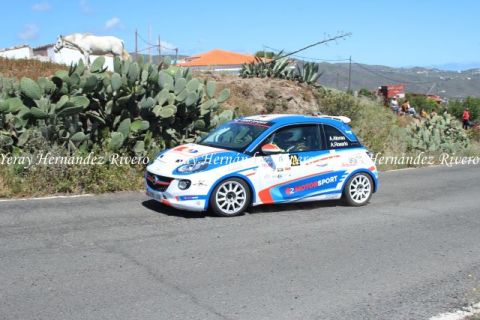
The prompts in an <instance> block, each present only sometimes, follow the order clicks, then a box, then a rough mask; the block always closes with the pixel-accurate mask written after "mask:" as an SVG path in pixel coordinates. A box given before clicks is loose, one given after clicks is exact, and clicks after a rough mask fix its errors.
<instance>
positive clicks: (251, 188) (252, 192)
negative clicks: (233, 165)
mask: <svg viewBox="0 0 480 320" xmlns="http://www.w3.org/2000/svg"><path fill="white" fill-rule="evenodd" d="M231 178H237V179H240V180H243V181H244V182H246V183H247V186H248V189H249V191H250V203H249V205H251V204H252V203H255V201H256V192H255V187H254V186H253V183H252V181H251V180H250V179H248V178H247V177H246V176H244V175H241V174H235V173H233V174H229V175H226V176H223V177H221V178H219V179H218V180H216V181H215V182H214V183H213V184H212V187H210V189H209V190H208V193H207V199H206V200H205V208H204V210H205V211H206V210H208V208H209V206H210V197H211V196H212V192H213V190H215V188H216V187H217V186H218V185H219V184H220V183H222V182H224V181H226V180H228V179H231Z"/></svg>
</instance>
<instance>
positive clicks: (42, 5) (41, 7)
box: [32, 2, 52, 12]
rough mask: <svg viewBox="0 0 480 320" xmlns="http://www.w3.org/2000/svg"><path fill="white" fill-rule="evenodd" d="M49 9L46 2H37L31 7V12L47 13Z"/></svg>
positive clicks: (48, 4)
mask: <svg viewBox="0 0 480 320" xmlns="http://www.w3.org/2000/svg"><path fill="white" fill-rule="evenodd" d="M51 8H52V7H51V6H50V3H48V2H38V3H35V4H34V5H33V6H32V10H33V11H37V12H45V11H49V10H50V9H51Z"/></svg>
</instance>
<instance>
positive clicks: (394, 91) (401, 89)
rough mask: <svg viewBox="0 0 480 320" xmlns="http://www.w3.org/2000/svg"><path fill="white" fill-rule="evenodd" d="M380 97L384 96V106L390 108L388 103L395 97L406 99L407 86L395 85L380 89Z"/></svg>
mask: <svg viewBox="0 0 480 320" xmlns="http://www.w3.org/2000/svg"><path fill="white" fill-rule="evenodd" d="M378 95H380V96H383V103H384V105H386V106H388V102H389V101H390V99H392V98H393V97H395V96H396V97H397V98H405V85H404V84H395V85H386V86H381V87H379V88H378Z"/></svg>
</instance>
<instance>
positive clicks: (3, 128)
mask: <svg viewBox="0 0 480 320" xmlns="http://www.w3.org/2000/svg"><path fill="white" fill-rule="evenodd" d="M27 64H28V62H27ZM43 70H51V69H48V68H47V67H45V68H44V69H43ZM43 75H47V74H46V73H45V74H43ZM292 80H294V81H292ZM455 103H457V104H455V105H452V107H451V109H452V112H453V113H454V114H455V115H456V114H457V113H458V112H459V111H458V110H461V109H462V107H463V106H464V104H465V103H467V104H468V105H469V106H470V107H471V108H472V107H473V106H476V105H477V104H478V101H477V100H475V99H467V100H465V101H458V102H455ZM316 112H322V113H325V114H332V115H344V116H347V117H350V118H351V119H352V127H353V129H354V131H355V132H356V133H357V135H358V136H359V137H360V139H361V140H362V142H363V143H364V144H365V145H366V146H367V147H368V148H369V149H370V150H371V151H372V152H374V153H381V154H382V155H384V156H399V155H413V154H416V153H418V152H421V151H428V152H431V153H434V154H435V153H439V152H443V151H449V152H454V153H456V154H471V153H473V152H478V150H479V148H478V143H477V142H476V141H478V139H479V138H478V136H475V134H474V132H475V131H473V130H471V131H470V132H469V135H468V136H467V135H465V132H464V131H463V130H462V129H460V128H459V122H458V121H457V120H456V119H453V118H449V119H446V117H443V116H441V117H438V118H427V119H425V120H417V119H414V118H412V117H409V116H396V115H394V114H393V113H392V112H391V111H390V110H389V109H388V108H385V107H383V106H382V104H381V102H380V101H378V100H377V98H376V97H375V96H367V94H365V95H360V96H359V97H354V96H353V95H351V94H348V93H345V92H343V91H338V90H335V89H328V88H324V87H318V86H312V85H309V84H307V83H306V82H299V81H297V80H295V79H291V78H290V79H288V78H287V79H282V78H278V77H274V76H272V77H270V76H267V77H264V78H262V77H252V78H250V77H245V78H242V77H238V76H234V75H226V74H219V73H199V72H196V73H194V74H192V73H190V71H189V70H185V69H181V68H175V67H169V66H164V65H161V66H156V65H150V64H146V63H143V62H141V61H140V62H123V63H121V62H120V61H118V60H117V61H116V63H115V72H113V73H109V72H105V70H104V69H103V61H102V59H99V60H97V61H96V62H95V63H94V64H93V65H92V67H91V70H86V69H85V66H83V65H82V64H79V65H77V66H75V67H71V68H67V69H66V70H56V71H53V76H47V77H45V76H40V77H38V78H37V80H36V81H35V80H32V79H28V78H21V79H20V80H15V81H13V80H12V79H9V78H2V79H1V81H0V150H1V151H2V153H3V154H9V155H14V156H25V157H30V158H33V159H38V157H41V156H42V155H43V156H45V155H46V154H48V155H49V156H50V157H53V158H55V157H56V158H60V157H64V156H75V157H77V158H79V159H85V158H87V157H89V156H90V157H91V156H92V155H93V156H96V157H103V159H106V160H105V161H104V163H103V164H102V165H88V164H87V165H83V164H69V163H59V164H56V165H48V164H41V163H40V164H37V165H30V166H28V165H25V164H22V163H16V164H12V165H0V197H9V196H27V195H29V196H31V195H43V194H52V193H72V192H76V193H78V192H106V191H117V190H137V189H138V188H141V186H142V174H143V170H144V165H145V164H144V163H142V162H141V161H138V159H142V157H143V156H147V155H148V156H152V155H153V154H155V153H156V151H158V150H159V149H162V148H164V147H168V146H174V145H176V144H180V143H184V142H190V141H194V140H195V138H196V137H198V136H200V135H202V134H203V133H204V132H206V131H207V130H209V128H212V127H215V126H216V125H218V124H220V123H222V122H224V121H227V120H228V119H230V118H232V117H233V116H234V115H236V114H239V115H251V114H262V113H263V114H271V113H303V114H312V113H316ZM475 112H476V111H475ZM475 112H473V113H472V114H473V115H475V116H478V115H477V113H475ZM476 139H477V140H476ZM115 154H117V155H121V156H130V157H138V158H136V159H137V161H136V162H132V161H129V160H131V159H132V158H128V159H127V161H125V162H118V161H117V162H115V161H112V158H111V156H112V155H115ZM389 167H398V165H390V166H380V168H383V169H385V168H389Z"/></svg>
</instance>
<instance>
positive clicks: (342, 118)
mask: <svg viewBox="0 0 480 320" xmlns="http://www.w3.org/2000/svg"><path fill="white" fill-rule="evenodd" d="M314 116H315V117H318V118H324V119H332V120H337V121H341V122H343V123H345V124H349V123H350V122H352V120H351V119H350V118H349V117H344V116H329V115H326V114H315V115H314Z"/></svg>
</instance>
